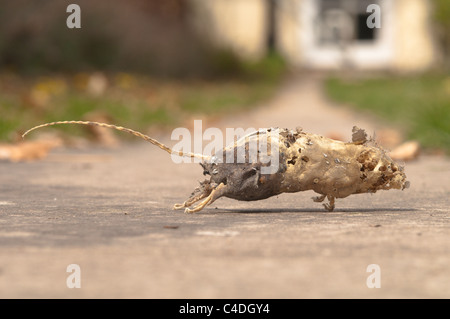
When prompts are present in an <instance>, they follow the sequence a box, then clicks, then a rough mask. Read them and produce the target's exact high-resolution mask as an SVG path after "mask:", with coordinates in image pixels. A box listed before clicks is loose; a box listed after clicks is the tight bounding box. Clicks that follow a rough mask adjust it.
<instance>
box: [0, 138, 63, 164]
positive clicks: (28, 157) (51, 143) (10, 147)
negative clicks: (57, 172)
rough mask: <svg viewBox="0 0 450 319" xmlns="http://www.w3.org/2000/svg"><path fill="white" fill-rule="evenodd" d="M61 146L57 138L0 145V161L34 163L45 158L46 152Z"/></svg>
mask: <svg viewBox="0 0 450 319" xmlns="http://www.w3.org/2000/svg"><path fill="white" fill-rule="evenodd" d="M61 145H62V141H61V140H60V139H59V138H52V139H45V140H37V141H30V142H19V143H15V144H0V159H2V160H9V161H11V162H24V161H34V160H39V159H42V158H45V157H46V156H47V154H48V152H49V151H50V150H51V149H53V148H55V147H58V146H61Z"/></svg>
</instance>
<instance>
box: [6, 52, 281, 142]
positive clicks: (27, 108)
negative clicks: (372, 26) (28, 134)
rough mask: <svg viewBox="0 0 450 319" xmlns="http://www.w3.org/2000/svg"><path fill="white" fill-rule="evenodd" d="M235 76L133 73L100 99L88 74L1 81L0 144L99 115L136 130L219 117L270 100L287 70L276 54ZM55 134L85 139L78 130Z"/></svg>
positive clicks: (114, 79)
mask: <svg viewBox="0 0 450 319" xmlns="http://www.w3.org/2000/svg"><path fill="white" fill-rule="evenodd" d="M240 68H241V69H240V71H239V74H237V75H233V76H232V77H224V78H216V79H211V80H205V79H203V80H195V79H185V80H182V81H181V80H174V79H172V80H167V79H165V80H163V79H154V78H151V77H148V76H142V75H133V74H124V73H121V74H109V75H108V76H107V80H108V86H107V88H106V90H105V92H104V93H103V94H101V95H100V96H96V95H93V94H90V93H89V90H88V89H87V82H88V79H89V76H90V75H89V74H84V73H80V74H75V75H50V76H45V77H30V76H28V77H23V76H19V75H17V74H3V75H1V76H0V141H12V140H14V139H16V138H17V135H18V133H19V134H20V133H23V132H24V131H25V130H27V129H28V128H30V127H32V126H35V125H38V124H41V123H46V122H52V121H61V120H85V119H86V118H87V117H89V114H92V113H97V114H98V113H100V114H103V115H106V116H107V117H108V119H109V120H108V121H109V122H112V123H114V124H118V125H121V126H126V127H130V128H133V129H135V130H139V131H144V132H145V131H146V130H147V129H149V128H150V127H158V128H163V129H164V128H171V127H176V126H179V125H183V124H185V122H184V121H185V120H186V119H188V118H192V117H195V116H196V115H202V114H206V115H219V116H220V115H223V114H226V113H230V112H236V111H240V110H245V109H248V108H251V107H253V106H254V105H257V104H258V102H260V101H263V100H265V99H267V98H269V97H270V96H271V95H272V94H273V93H274V92H275V90H276V89H277V87H278V84H279V83H280V81H281V79H282V77H283V74H284V70H285V66H284V63H283V61H282V60H281V59H280V58H279V57H278V56H276V55H270V56H268V57H267V58H265V59H263V60H262V61H259V62H257V63H242V65H241V66H240ZM58 131H61V132H65V133H67V134H70V135H78V136H85V137H88V136H87V135H86V134H87V133H86V130H83V129H82V128H80V127H77V126H61V127H58Z"/></svg>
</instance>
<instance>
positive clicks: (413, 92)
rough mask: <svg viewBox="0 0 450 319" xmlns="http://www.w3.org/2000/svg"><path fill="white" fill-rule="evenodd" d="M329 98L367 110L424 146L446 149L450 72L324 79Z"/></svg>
mask: <svg viewBox="0 0 450 319" xmlns="http://www.w3.org/2000/svg"><path fill="white" fill-rule="evenodd" d="M325 90H326V93H327V94H328V96H329V97H330V98H332V99H333V100H335V101H338V102H341V103H345V104H348V105H350V106H352V107H354V108H356V109H359V110H367V111H370V112H372V113H374V114H376V115H377V116H379V117H380V118H382V119H384V120H387V121H388V122H389V123H391V124H394V125H396V126H397V127H398V128H400V129H401V130H402V131H403V132H404V133H405V134H406V136H407V137H408V138H410V139H415V140H418V141H419V142H420V143H421V144H422V145H423V146H424V147H426V148H431V149H444V150H446V152H448V153H450V76H448V75H431V74H426V75H420V76H409V77H400V76H399V77H380V78H373V79H365V80H358V81H357V80H343V79H338V78H335V77H332V78H329V79H327V81H326V82H325Z"/></svg>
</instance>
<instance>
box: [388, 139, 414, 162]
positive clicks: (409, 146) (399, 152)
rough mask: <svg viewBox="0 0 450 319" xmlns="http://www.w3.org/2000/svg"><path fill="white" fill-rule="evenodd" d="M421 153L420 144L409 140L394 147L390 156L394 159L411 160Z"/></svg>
mask: <svg viewBox="0 0 450 319" xmlns="http://www.w3.org/2000/svg"><path fill="white" fill-rule="evenodd" d="M419 153H420V144H419V142H417V141H408V142H405V143H403V144H400V145H399V146H397V147H396V148H394V149H393V150H392V151H391V152H390V153H389V156H390V157H391V158H392V159H394V160H402V161H410V160H413V159H415V158H417V156H419Z"/></svg>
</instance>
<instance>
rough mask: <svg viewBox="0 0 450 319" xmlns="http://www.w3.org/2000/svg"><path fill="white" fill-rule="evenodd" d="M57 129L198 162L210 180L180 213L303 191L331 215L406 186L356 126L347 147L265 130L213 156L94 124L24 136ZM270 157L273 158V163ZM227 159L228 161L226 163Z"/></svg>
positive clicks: (399, 172)
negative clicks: (362, 197)
mask: <svg viewBox="0 0 450 319" xmlns="http://www.w3.org/2000/svg"><path fill="white" fill-rule="evenodd" d="M56 124H82V125H95V126H101V127H108V128H113V129H116V130H119V131H125V132H127V133H130V134H133V135H135V136H138V137H140V138H143V139H145V140H146V141H148V142H150V143H152V144H154V145H156V146H158V147H160V148H161V149H163V150H165V151H166V152H168V153H169V154H176V155H179V156H190V157H197V158H201V159H202V163H201V164H200V165H201V166H202V168H203V174H204V175H210V178H209V179H206V180H204V181H203V182H201V183H200V186H199V187H197V188H196V189H195V190H194V192H193V193H192V194H191V196H190V197H189V198H188V199H187V200H186V201H185V202H184V203H182V204H175V205H174V207H173V208H174V209H185V212H187V213H193V212H198V211H200V210H202V209H203V208H204V207H206V206H207V205H210V204H211V203H213V202H214V201H215V200H217V199H218V198H220V197H228V198H232V199H236V200H241V201H255V200H261V199H266V198H269V197H271V196H275V195H279V194H282V193H295V192H300V191H307V190H313V191H314V192H316V193H318V194H319V195H320V196H317V197H313V200H314V201H315V202H322V201H324V199H325V198H327V199H328V203H326V204H323V205H324V206H325V208H326V209H327V210H329V211H332V210H333V209H334V203H335V199H336V198H344V197H347V196H349V195H352V194H361V193H375V192H376V191H378V190H388V189H402V190H403V189H405V188H407V187H409V182H408V181H406V175H405V173H404V172H403V167H401V166H399V165H398V164H396V163H395V162H394V161H393V160H392V159H391V158H390V157H389V156H388V155H387V154H386V152H385V151H384V150H383V149H382V148H381V147H379V146H378V145H376V144H375V143H374V142H373V141H371V140H367V134H366V133H365V131H364V130H362V129H359V128H357V127H354V128H353V135H352V142H349V143H345V142H341V141H335V140H332V139H329V138H326V137H323V136H320V135H316V134H310V133H306V132H303V131H302V130H301V129H296V130H288V129H278V128H269V129H264V130H260V131H257V132H253V133H251V134H248V135H247V136H244V137H242V138H241V139H239V140H238V141H236V142H235V143H234V144H232V145H229V146H228V147H225V148H224V149H223V150H222V151H221V152H218V153H216V154H215V155H214V156H205V155H202V154H194V153H183V152H180V151H173V150H171V149H170V148H169V147H167V146H166V145H164V144H162V143H160V142H158V141H156V140H154V139H152V138H151V137H149V136H147V135H144V134H142V133H139V132H136V131H133V130H131V129H128V128H124V127H120V126H115V125H111V124H105V123H98V122H86V121H61V122H52V123H46V124H42V125H39V126H36V127H34V128H32V129H30V130H28V131H27V132H25V134H24V135H23V136H25V135H26V134H28V133H29V132H31V131H32V130H34V129H37V128H41V127H46V126H51V125H56ZM261 140H265V141H266V143H267V146H268V147H267V152H259V151H258V154H255V152H253V153H252V152H249V149H250V148H251V145H254V144H252V142H257V143H259V142H260V141H261ZM272 146H276V148H275V149H276V150H277V153H274V155H272V153H271V152H272V150H273V149H274V148H272ZM242 149H244V150H245V154H246V158H245V160H244V161H242V162H240V161H238V158H237V156H238V155H237V154H239V150H242ZM269 149H270V151H269ZM230 154H232V155H231V156H230ZM251 154H253V155H251ZM275 154H277V155H275ZM273 156H277V157H278V158H277V161H274V157H273ZM255 157H256V158H255ZM230 158H231V159H232V161H231V162H230V161H227V160H228V159H230ZM274 163H276V165H277V167H275V169H274V170H273V171H270V170H269V171H270V173H267V171H268V170H267V168H268V167H269V166H270V167H271V165H274ZM196 203H197V204H196ZM194 204H196V205H195V206H194Z"/></svg>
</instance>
